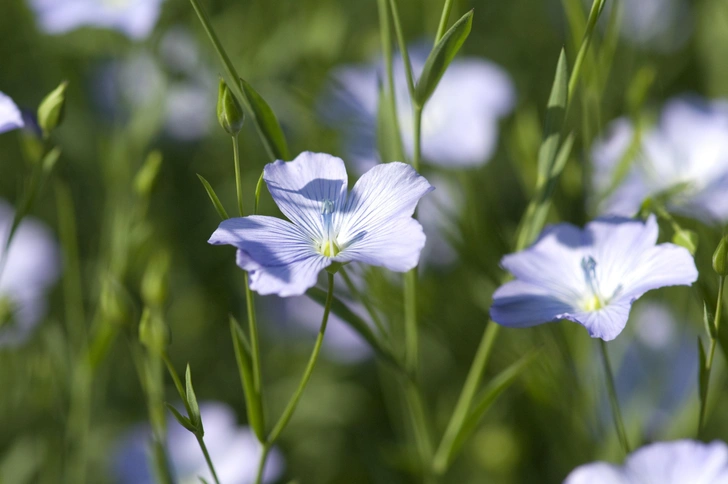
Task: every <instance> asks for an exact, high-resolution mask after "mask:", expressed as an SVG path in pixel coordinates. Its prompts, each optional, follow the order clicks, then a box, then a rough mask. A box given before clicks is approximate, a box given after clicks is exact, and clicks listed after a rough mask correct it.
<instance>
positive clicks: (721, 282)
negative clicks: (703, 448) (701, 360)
mask: <svg viewBox="0 0 728 484" xmlns="http://www.w3.org/2000/svg"><path fill="white" fill-rule="evenodd" d="M724 287H725V277H723V276H720V278H719V279H718V300H717V302H716V304H715V316H714V317H713V328H715V335H716V337H715V338H713V337H711V338H710V349H709V350H708V357H707V359H706V360H705V375H706V376H705V380H706V381H705V397H704V398H703V399H702V400H701V402H700V417H699V418H698V433H700V432H702V430H703V426H704V425H705V413H706V410H707V405H708V403H707V402H708V388H709V384H710V373H711V370H712V369H713V357H714V356H715V348H716V346H717V345H718V331H719V330H720V319H721V313H722V312H723V289H724Z"/></svg>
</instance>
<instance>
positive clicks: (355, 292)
mask: <svg viewBox="0 0 728 484" xmlns="http://www.w3.org/2000/svg"><path fill="white" fill-rule="evenodd" d="M339 274H341V277H342V278H343V279H344V283H345V284H346V287H347V289H349V292H350V293H351V295H352V296H354V299H356V300H358V301H361V302H362V304H364V309H366V310H367V314H369V317H370V318H372V321H374V325H375V326H376V327H377V329H378V330H379V333H380V335H381V336H383V337H384V338H387V331H386V329H385V328H384V323H382V319H381V318H380V317H379V314H377V310H376V309H375V308H374V306H373V305H372V303H371V301H370V300H369V298H368V297H366V295H364V294H362V293H361V291H360V290H359V289H358V288H357V287H356V285H354V282H353V281H352V280H351V278H350V277H349V274H348V273H347V272H346V271H345V270H344V268H343V267H342V268H341V269H340V270H339Z"/></svg>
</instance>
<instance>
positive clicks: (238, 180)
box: [231, 134, 245, 217]
mask: <svg viewBox="0 0 728 484" xmlns="http://www.w3.org/2000/svg"><path fill="white" fill-rule="evenodd" d="M231 138H232V139H233V160H234V162H235V192H236V194H237V196H238V213H239V214H240V216H241V217H244V216H245V213H244V212H243V175H242V174H241V173H240V143H239V142H238V135H237V134H234V135H232V136H231Z"/></svg>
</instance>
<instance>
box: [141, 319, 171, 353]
mask: <svg viewBox="0 0 728 484" xmlns="http://www.w3.org/2000/svg"><path fill="white" fill-rule="evenodd" d="M169 339H170V338H169V329H168V328H167V326H166V325H165V324H164V321H163V320H162V318H160V317H159V316H158V315H155V314H153V312H152V311H150V310H145V311H144V313H143V314H142V319H141V321H140V322H139V341H140V342H141V343H142V344H143V345H144V346H146V348H147V349H148V350H149V351H151V352H152V353H154V354H157V355H161V354H164V352H165V351H166V350H167V346H168V345H169Z"/></svg>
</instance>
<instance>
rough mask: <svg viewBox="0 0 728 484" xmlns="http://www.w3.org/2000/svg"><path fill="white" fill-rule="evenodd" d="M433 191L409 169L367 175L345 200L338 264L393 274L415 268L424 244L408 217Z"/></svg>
mask: <svg viewBox="0 0 728 484" xmlns="http://www.w3.org/2000/svg"><path fill="white" fill-rule="evenodd" d="M432 189H433V187H432V186H431V185H430V184H429V183H428V181H427V180H426V179H425V178H424V177H423V176H421V175H419V174H418V173H417V172H416V171H415V170H414V169H413V168H412V167H411V166H409V165H407V164H405V163H400V162H393V163H385V164H381V165H378V166H375V167H374V168H372V169H371V170H369V171H368V172H367V173H365V174H364V175H363V176H362V177H361V178H360V179H359V181H357V183H356V185H354V188H353V190H352V191H351V194H350V195H349V198H348V200H347V202H346V208H345V210H344V213H343V214H342V219H341V228H340V230H339V232H338V239H337V240H338V243H339V246H340V247H341V248H342V252H341V253H340V254H339V255H338V257H336V260H339V261H342V262H344V261H346V262H350V261H358V262H364V263H367V264H371V265H375V266H383V267H386V268H388V269H390V270H393V271H397V272H405V271H408V270H409V269H412V268H414V267H415V266H416V265H417V263H418V260H419V256H420V252H421V251H422V248H423V247H424V245H425V235H424V233H423V232H422V226H421V225H420V224H419V223H418V222H417V221H416V220H414V219H413V218H412V214H413V213H414V211H415V207H416V206H417V202H418V201H419V199H420V198H421V197H422V196H424V195H425V194H426V193H427V192H429V191H430V190H432Z"/></svg>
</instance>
